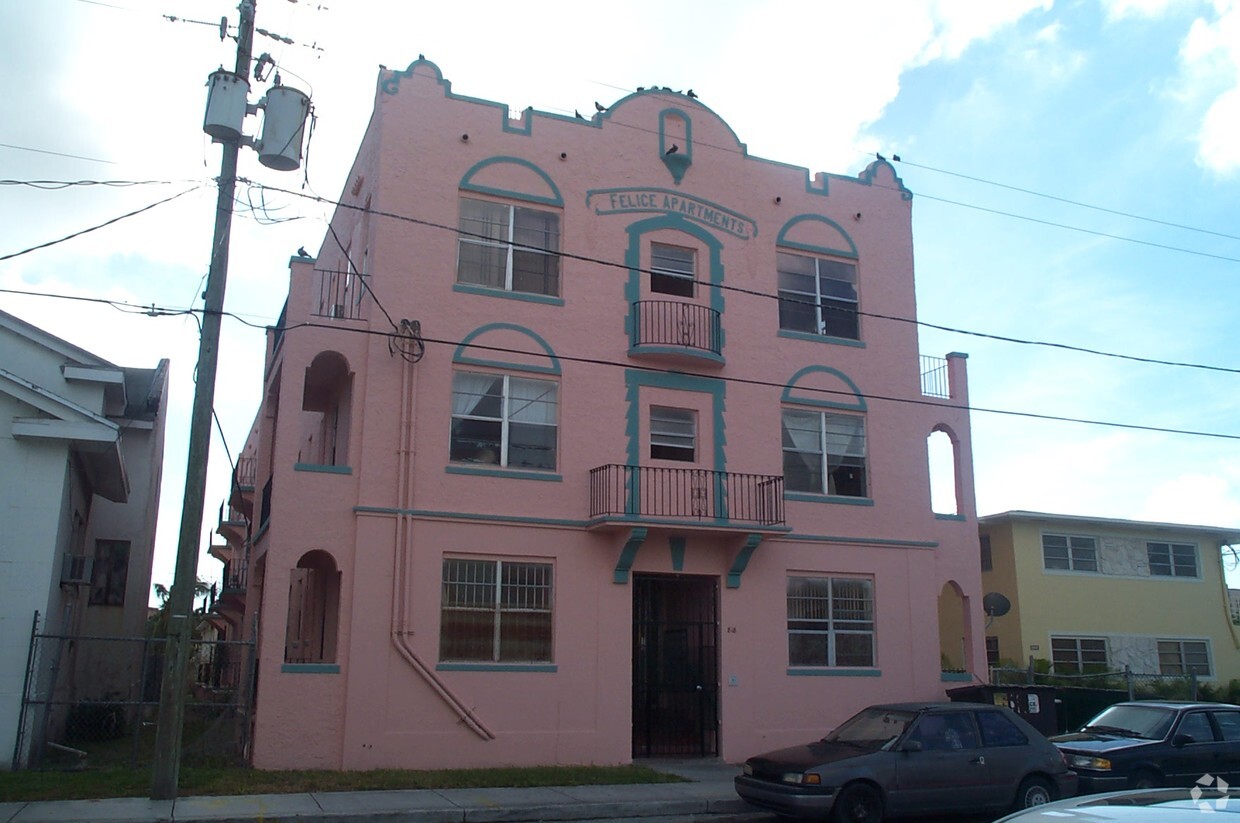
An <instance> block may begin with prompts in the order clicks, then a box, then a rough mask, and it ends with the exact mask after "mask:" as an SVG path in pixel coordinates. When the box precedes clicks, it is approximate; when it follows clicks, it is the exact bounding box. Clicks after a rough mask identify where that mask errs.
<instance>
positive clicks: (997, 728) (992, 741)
mask: <svg viewBox="0 0 1240 823" xmlns="http://www.w3.org/2000/svg"><path fill="white" fill-rule="evenodd" d="M1238 719H1240V718H1238ZM977 725H978V726H980V727H981V729H982V745H983V746H1023V745H1025V744H1026V743H1028V742H1029V738H1027V737H1025V733H1024V732H1022V731H1021V730H1020V729H1019V728H1018V727H1017V726H1016V724H1015V723H1013V722H1012V721H1011V720H1010V719H1009V718H1008V717H1006V716H1004V714H1003V712H978V713H977Z"/></svg>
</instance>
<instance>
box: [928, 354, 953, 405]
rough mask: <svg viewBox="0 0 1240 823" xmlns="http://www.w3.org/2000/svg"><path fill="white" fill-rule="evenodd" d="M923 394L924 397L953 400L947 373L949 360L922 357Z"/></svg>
mask: <svg viewBox="0 0 1240 823" xmlns="http://www.w3.org/2000/svg"><path fill="white" fill-rule="evenodd" d="M921 394H922V396H923V397H940V398H942V399H944V400H949V399H951V396H952V385H951V379H950V378H949V376H948V373H947V358H944V357H930V356H928V355H925V354H923V355H921Z"/></svg>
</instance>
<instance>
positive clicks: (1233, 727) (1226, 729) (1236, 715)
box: [1212, 712, 1240, 740]
mask: <svg viewBox="0 0 1240 823" xmlns="http://www.w3.org/2000/svg"><path fill="white" fill-rule="evenodd" d="M1212 714H1213V715H1214V722H1215V723H1217V724H1218V730H1219V732H1221V733H1222V735H1223V739H1224V740H1240V712H1212Z"/></svg>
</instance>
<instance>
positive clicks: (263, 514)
mask: <svg viewBox="0 0 1240 823" xmlns="http://www.w3.org/2000/svg"><path fill="white" fill-rule="evenodd" d="M271 481H272V478H270V477H268V478H267V482H266V483H264V484H263V496H262V497H261V498H260V499H259V504H258V527H259V528H260V529H261V528H262V527H263V526H266V525H267V520H268V519H269V518H270V517H271Z"/></svg>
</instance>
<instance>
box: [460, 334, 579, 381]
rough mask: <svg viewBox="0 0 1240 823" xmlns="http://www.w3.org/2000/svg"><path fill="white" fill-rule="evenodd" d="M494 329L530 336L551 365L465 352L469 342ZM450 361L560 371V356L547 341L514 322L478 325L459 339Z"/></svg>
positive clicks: (546, 371) (469, 364) (549, 372)
mask: <svg viewBox="0 0 1240 823" xmlns="http://www.w3.org/2000/svg"><path fill="white" fill-rule="evenodd" d="M496 330H505V331H515V332H517V333H519V334H523V335H525V336H526V337H528V338H530V340H532V341H534V343H535V345H537V346H538V347H539V348H541V349H542V351H543V353H544V354H545V355H547V359H548V360H550V361H551V365H549V366H531V365H529V364H528V363H514V362H511V361H506V360H497V359H483V358H480V357H474V356H473V355H470V354H467V351H468V350H469V347H470V344H471V343H473V341H474V340H476V339H477V338H478V337H479V336H481V335H483V334H486V333H487V332H492V331H496ZM452 362H453V363H463V364H465V365H468V366H489V367H492V368H505V369H514V370H516V371H524V372H537V373H540V374H560V373H561V370H560V358H558V357H556V354H555V351H553V350H552V348H551V346H550V345H549V344H548V343H547V341H546V340H543V339H542V338H541V337H539V336H538V335H537V334H536V333H534V332H532V331H530V330H529V329H527V328H525V326H518V325H517V324H516V323H487V324H486V325H485V326H479V327H478V328H476V329H474V330H473V331H471V332H470V333H469V334H467V335H466V336H465V339H464V340H462V341H461V343H460V345H459V346H457V347H456V351H455V352H453V353H452Z"/></svg>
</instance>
